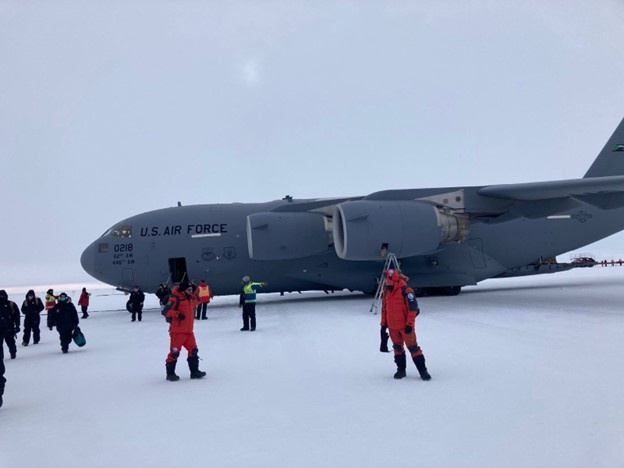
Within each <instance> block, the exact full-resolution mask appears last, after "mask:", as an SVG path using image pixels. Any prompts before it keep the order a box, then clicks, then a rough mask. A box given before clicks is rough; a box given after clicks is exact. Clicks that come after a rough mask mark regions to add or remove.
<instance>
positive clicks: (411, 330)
mask: <svg viewBox="0 0 624 468" xmlns="http://www.w3.org/2000/svg"><path fill="white" fill-rule="evenodd" d="M413 331H414V328H413V327H411V326H410V325H408V326H407V327H405V334H406V335H409V334H410V333H412V332H413Z"/></svg>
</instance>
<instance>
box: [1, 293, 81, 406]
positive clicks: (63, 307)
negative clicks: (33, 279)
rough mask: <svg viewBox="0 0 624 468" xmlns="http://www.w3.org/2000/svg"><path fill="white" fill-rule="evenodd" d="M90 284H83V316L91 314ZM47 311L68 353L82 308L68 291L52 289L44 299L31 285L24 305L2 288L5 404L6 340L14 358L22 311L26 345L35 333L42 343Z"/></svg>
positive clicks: (2, 372) (2, 382)
mask: <svg viewBox="0 0 624 468" xmlns="http://www.w3.org/2000/svg"><path fill="white" fill-rule="evenodd" d="M90 295H91V294H90V293H88V292H87V290H86V288H82V293H81V295H80V299H79V300H78V304H79V305H80V306H81V308H82V318H87V317H88V316H89V314H88V312H87V309H88V307H89V296H90ZM44 310H46V311H47V314H48V315H47V326H48V328H49V329H50V331H51V330H53V329H54V327H56V331H57V332H58V334H59V341H60V344H61V351H62V352H63V353H67V352H68V351H69V344H70V343H71V341H72V338H73V335H74V332H75V330H76V328H77V327H78V323H79V318H78V311H77V310H76V307H75V306H74V304H73V303H72V301H71V298H70V297H69V296H68V295H67V294H66V293H64V292H63V293H61V294H59V295H58V296H57V295H55V294H54V290H52V289H48V291H47V292H46V295H45V304H44V302H43V301H42V300H41V299H40V298H39V297H37V295H36V294H35V291H34V290H32V289H30V290H28V292H27V293H26V296H25V298H24V301H23V302H22V306H21V308H18V306H17V304H16V303H15V302H13V301H11V300H9V296H8V294H7V292H6V291H5V290H4V289H2V290H0V406H2V403H3V401H2V396H3V395H4V386H5V383H6V378H5V377H4V374H5V371H6V368H5V365H4V343H6V345H7V347H8V349H9V355H10V357H11V359H15V358H16V357H17V343H16V338H17V336H18V333H19V332H20V323H21V315H20V311H21V312H22V313H23V314H24V334H23V336H22V346H28V345H29V344H30V339H31V337H32V339H33V341H32V342H33V344H38V343H39V341H40V340H41V330H40V324H41V312H43V311H44Z"/></svg>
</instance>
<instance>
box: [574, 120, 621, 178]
mask: <svg viewBox="0 0 624 468" xmlns="http://www.w3.org/2000/svg"><path fill="white" fill-rule="evenodd" d="M614 175H624V119H623V120H622V121H621V122H620V125H618V127H617V128H616V129H615V132H613V135H611V138H609V140H608V141H607V144H606V145H605V147H604V148H602V151H601V152H600V153H599V154H598V157H597V158H596V160H595V161H594V162H593V164H592V165H591V166H590V167H589V170H588V171H587V173H586V174H585V175H584V176H583V177H584V178H587V177H604V176H614Z"/></svg>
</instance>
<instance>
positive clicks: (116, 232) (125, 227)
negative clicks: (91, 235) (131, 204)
mask: <svg viewBox="0 0 624 468" xmlns="http://www.w3.org/2000/svg"><path fill="white" fill-rule="evenodd" d="M108 235H111V236H113V237H132V225H131V224H121V225H117V226H113V227H112V228H110V229H109V230H108V231H106V232H105V233H104V234H102V237H104V236H108Z"/></svg>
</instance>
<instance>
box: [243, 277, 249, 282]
mask: <svg viewBox="0 0 624 468" xmlns="http://www.w3.org/2000/svg"><path fill="white" fill-rule="evenodd" d="M250 280H251V278H250V277H249V276H243V283H249V281H250Z"/></svg>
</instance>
